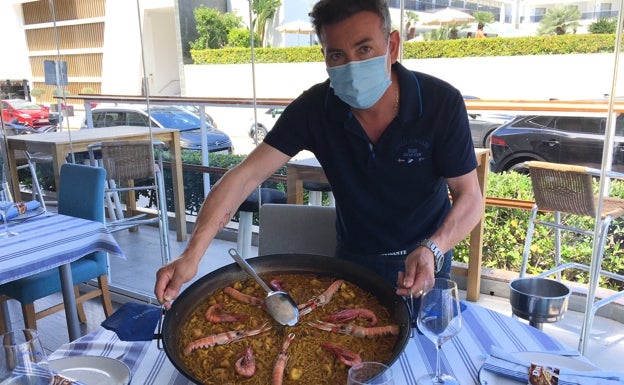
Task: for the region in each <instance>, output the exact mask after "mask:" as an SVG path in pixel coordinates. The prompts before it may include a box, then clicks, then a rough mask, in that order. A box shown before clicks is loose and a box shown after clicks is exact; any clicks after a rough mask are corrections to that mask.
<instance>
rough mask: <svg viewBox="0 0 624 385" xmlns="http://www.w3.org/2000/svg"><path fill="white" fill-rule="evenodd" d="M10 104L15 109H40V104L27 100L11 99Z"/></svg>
mask: <svg viewBox="0 0 624 385" xmlns="http://www.w3.org/2000/svg"><path fill="white" fill-rule="evenodd" d="M11 105H12V106H13V108H15V109H16V110H37V111H38V110H40V109H41V106H40V105H38V104H37V103H33V102H29V101H28V100H11Z"/></svg>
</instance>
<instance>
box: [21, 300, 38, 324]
mask: <svg viewBox="0 0 624 385" xmlns="http://www.w3.org/2000/svg"><path fill="white" fill-rule="evenodd" d="M22 314H23V315H24V325H26V328H27V329H34V330H37V315H36V313H35V304H34V303H29V304H26V305H24V304H22Z"/></svg>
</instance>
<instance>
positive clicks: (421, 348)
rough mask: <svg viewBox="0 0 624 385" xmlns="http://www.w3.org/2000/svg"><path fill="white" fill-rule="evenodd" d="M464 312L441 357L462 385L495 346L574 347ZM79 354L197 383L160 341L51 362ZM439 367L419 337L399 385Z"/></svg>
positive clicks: (140, 381)
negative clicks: (159, 345)
mask: <svg viewBox="0 0 624 385" xmlns="http://www.w3.org/2000/svg"><path fill="white" fill-rule="evenodd" d="M462 314H463V320H464V322H463V326H462V330H461V332H460V333H459V334H458V335H457V336H456V337H454V338H452V339H451V340H449V341H448V342H447V343H446V344H444V346H443V348H442V356H441V357H442V365H443V371H444V372H447V373H451V374H453V375H454V376H455V377H456V378H457V379H459V381H460V383H461V384H462V385H471V384H479V381H478V372H479V369H480V368H481V365H483V362H484V361H485V359H486V355H487V354H488V353H489V352H490V349H491V347H492V346H493V345H496V346H499V347H501V348H502V349H504V350H505V351H509V352H514V351H541V352H548V351H556V350H560V349H568V348H566V347H565V346H564V345H562V344H561V343H559V342H557V341H556V340H554V339H553V338H551V337H549V336H548V335H546V334H545V333H543V332H542V331H540V330H538V329H536V328H534V327H532V326H529V325H527V324H524V323H521V322H519V321H517V320H515V319H513V318H511V317H509V316H506V315H503V314H500V313H497V312H494V311H491V310H489V309H486V308H484V307H481V306H479V305H476V304H473V303H466V310H465V311H464V312H463V313H462ZM75 355H95V356H107V357H113V358H118V359H120V360H122V361H123V362H125V363H126V364H127V365H128V366H129V367H130V370H131V372H132V376H133V377H132V384H133V385H160V384H175V385H186V384H192V382H190V381H188V380H187V379H186V378H185V377H184V376H183V375H182V374H180V373H179V372H178V371H177V370H176V369H175V368H174V367H173V365H172V364H171V363H170V361H169V359H168V358H167V355H166V354H165V352H164V351H159V350H158V348H157V342H156V341H150V342H123V341H120V340H119V338H117V336H116V335H115V333H113V332H111V331H108V330H105V329H100V330H97V331H95V332H93V333H91V334H88V335H86V336H84V337H82V338H80V339H78V340H76V341H74V342H72V343H69V344H65V345H63V346H62V347H61V348H60V349H58V350H57V351H55V352H53V353H52V354H51V355H50V357H49V359H50V360H53V359H59V358H62V357H65V356H75ZM579 359H582V360H584V358H583V357H580V358H579ZM434 365H435V347H434V346H433V344H432V343H431V342H430V341H429V340H428V339H427V338H426V337H424V336H422V335H418V334H416V337H415V338H414V339H412V340H410V341H409V343H408V346H407V348H406V349H405V351H404V352H403V353H402V354H401V356H400V358H399V359H398V360H397V361H396V363H395V364H394V365H393V367H392V368H393V372H394V377H395V385H414V384H416V380H417V379H418V378H419V377H420V376H423V375H425V374H427V373H430V372H433V368H434Z"/></svg>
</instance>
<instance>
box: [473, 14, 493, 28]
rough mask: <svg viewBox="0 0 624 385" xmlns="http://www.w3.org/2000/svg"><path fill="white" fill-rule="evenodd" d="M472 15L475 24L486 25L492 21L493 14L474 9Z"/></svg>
mask: <svg viewBox="0 0 624 385" xmlns="http://www.w3.org/2000/svg"><path fill="white" fill-rule="evenodd" d="M472 17H474V18H475V22H476V23H477V24H483V25H484V26H485V25H488V24H491V23H493V22H494V20H495V19H494V14H493V13H492V12H489V11H475V12H474V13H473V14H472Z"/></svg>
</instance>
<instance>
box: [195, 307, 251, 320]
mask: <svg viewBox="0 0 624 385" xmlns="http://www.w3.org/2000/svg"><path fill="white" fill-rule="evenodd" d="M223 306H224V305H223V304H221V303H217V304H214V305H212V306H210V307H209V308H208V310H206V313H205V314H204V318H206V321H208V322H212V323H223V322H236V321H245V320H246V319H247V317H248V316H247V315H244V314H234V313H218V311H219V310H221V309H223Z"/></svg>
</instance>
